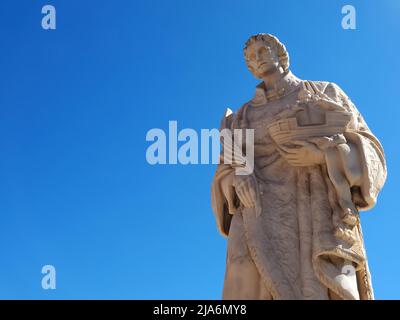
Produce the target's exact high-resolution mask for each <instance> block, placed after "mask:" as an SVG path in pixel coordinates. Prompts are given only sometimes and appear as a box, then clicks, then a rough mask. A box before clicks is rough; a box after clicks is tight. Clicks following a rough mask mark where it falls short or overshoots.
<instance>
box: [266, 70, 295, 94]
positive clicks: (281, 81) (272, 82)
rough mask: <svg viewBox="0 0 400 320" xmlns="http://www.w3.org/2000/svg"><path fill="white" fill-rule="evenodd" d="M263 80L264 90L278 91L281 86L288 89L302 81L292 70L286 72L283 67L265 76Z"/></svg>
mask: <svg viewBox="0 0 400 320" xmlns="http://www.w3.org/2000/svg"><path fill="white" fill-rule="evenodd" d="M262 80H263V82H264V90H265V91H266V92H274V91H278V90H279V89H281V88H284V89H285V90H288V89H290V88H292V87H295V86H297V85H298V83H300V81H301V80H300V79H299V78H297V77H296V76H295V75H294V74H293V73H292V72H290V71H286V72H285V71H283V70H282V69H281V68H279V69H277V70H276V71H275V72H274V73H271V74H269V75H267V76H265V77H263V79H262Z"/></svg>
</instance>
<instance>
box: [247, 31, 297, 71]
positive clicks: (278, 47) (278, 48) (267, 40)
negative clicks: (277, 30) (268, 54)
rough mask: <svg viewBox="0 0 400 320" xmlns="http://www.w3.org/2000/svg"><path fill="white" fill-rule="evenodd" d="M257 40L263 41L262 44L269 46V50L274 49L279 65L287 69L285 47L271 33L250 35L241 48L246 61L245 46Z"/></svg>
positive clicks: (287, 54)
mask: <svg viewBox="0 0 400 320" xmlns="http://www.w3.org/2000/svg"><path fill="white" fill-rule="evenodd" d="M259 40H261V41H262V42H264V44H265V45H267V46H268V47H270V48H271V50H275V53H276V54H277V56H278V59H279V63H280V65H281V67H282V68H283V70H284V71H288V70H289V53H288V52H287V50H286V47H285V46H284V45H283V44H282V43H281V42H280V41H279V40H278V38H277V37H275V36H273V35H272V34H267V33H259V34H256V35H254V36H251V37H250V38H249V40H247V41H246V44H245V47H244V49H243V51H244V56H245V58H246V61H248V60H249V58H248V56H247V48H248V47H249V46H251V45H252V44H254V43H255V42H256V41H259Z"/></svg>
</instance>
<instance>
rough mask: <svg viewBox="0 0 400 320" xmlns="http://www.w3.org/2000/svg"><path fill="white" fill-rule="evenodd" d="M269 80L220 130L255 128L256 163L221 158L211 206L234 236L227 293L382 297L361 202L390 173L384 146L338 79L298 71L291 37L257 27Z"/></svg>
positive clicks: (254, 63)
mask: <svg viewBox="0 0 400 320" xmlns="http://www.w3.org/2000/svg"><path fill="white" fill-rule="evenodd" d="M244 55H245V59H246V63H247V66H248V68H249V70H250V71H251V72H252V73H253V75H254V76H255V77H257V78H259V79H261V80H262V82H261V83H260V84H259V85H257V87H256V90H255V95H254V97H253V99H251V100H250V101H249V102H247V103H245V104H244V105H243V106H242V107H241V108H239V110H238V111H237V112H236V113H232V112H231V113H229V112H227V114H226V115H225V117H224V118H223V120H222V126H221V129H224V128H228V129H230V130H232V129H235V128H241V129H254V170H253V171H252V173H251V174H249V175H237V174H235V170H234V169H235V166H234V165H232V164H229V163H228V164H226V163H224V156H223V153H221V161H220V164H219V166H218V169H217V171H216V173H215V177H214V180H213V183H212V207H213V211H214V213H215V216H216V221H217V225H218V228H219V230H220V232H221V233H222V234H223V235H224V236H226V237H228V252H227V260H226V273H225V282H224V288H223V298H224V299H354V300H356V299H373V290H372V285H371V278H370V273H369V270H368V265H367V258H366V253H365V248H364V243H363V235H362V232H361V226H360V220H359V211H362V210H368V209H370V208H371V207H372V206H374V204H375V203H376V200H377V196H378V193H379V191H380V190H381V188H382V186H383V184H384V182H385V179H386V164H385V157H384V152H383V149H382V146H381V144H380V142H379V141H378V139H377V138H376V137H375V136H374V135H373V134H372V132H371V131H370V130H369V128H368V126H367V125H366V123H365V121H364V119H363V117H362V116H361V114H360V113H359V112H358V110H357V109H356V107H355V106H354V104H353V103H352V102H351V100H350V99H349V98H348V97H347V95H346V94H345V93H344V92H343V91H342V90H341V89H340V88H339V87H338V86H337V85H336V84H334V83H331V82H324V81H305V80H301V79H299V78H297V77H296V76H295V75H293V73H291V71H289V55H288V52H287V50H286V48H285V46H284V45H283V44H282V43H281V42H280V41H279V40H278V39H277V38H276V37H274V36H272V35H270V34H258V35H255V36H252V37H251V38H250V39H249V40H248V41H247V42H246V46H245V48H244Z"/></svg>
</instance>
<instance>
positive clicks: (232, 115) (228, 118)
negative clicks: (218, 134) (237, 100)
mask: <svg viewBox="0 0 400 320" xmlns="http://www.w3.org/2000/svg"><path fill="white" fill-rule="evenodd" d="M250 104H251V100H250V101H248V102H246V103H244V104H243V105H242V106H240V107H239V108H238V109H237V110H236V112H234V111H232V109H230V108H226V109H225V113H224V115H223V117H222V119H221V127H220V129H233V128H234V127H235V126H236V127H237V126H238V125H239V122H240V120H241V119H242V118H243V116H244V115H245V113H246V109H247V107H248V106H249V105H250Z"/></svg>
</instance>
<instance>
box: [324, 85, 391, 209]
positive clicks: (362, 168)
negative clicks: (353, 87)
mask: <svg viewBox="0 0 400 320" xmlns="http://www.w3.org/2000/svg"><path fill="white" fill-rule="evenodd" d="M324 93H325V94H327V95H328V96H329V97H330V98H331V99H333V100H335V101H336V102H338V103H340V104H341V105H343V106H344V107H345V109H346V110H347V111H348V112H351V113H352V115H353V117H352V121H351V123H350V125H349V127H348V129H347V130H346V132H345V133H344V134H343V136H344V138H345V141H346V143H345V144H339V145H338V147H337V148H336V152H337V153H336V154H337V156H339V158H340V160H341V168H338V170H341V171H342V173H343V174H344V176H345V177H346V179H347V181H348V182H349V184H350V189H351V193H352V197H353V201H354V202H355V203H356V205H357V206H358V208H359V209H360V210H367V209H369V208H371V207H372V206H374V205H375V203H376V200H377V196H378V194H379V192H380V190H381V188H382V187H383V185H384V183H385V180H386V174H387V171H386V162H385V156H384V151H383V148H382V145H381V143H380V142H379V140H378V139H377V138H376V137H375V136H374V134H373V133H372V132H371V130H370V129H369V128H368V126H367V124H366V122H365V120H364V118H363V117H362V115H361V114H360V112H359V111H358V110H357V108H356V107H355V105H354V104H353V103H352V102H351V100H350V99H349V97H348V96H347V95H346V94H345V93H344V92H343V90H341V89H340V88H339V87H338V86H337V85H336V84H333V83H330V84H329V85H328V86H327V87H326V89H325V92H324Z"/></svg>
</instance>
